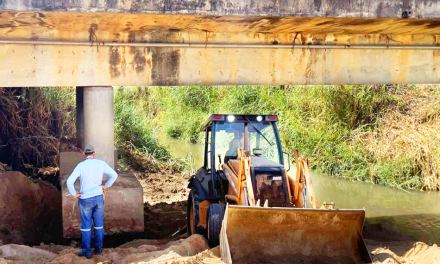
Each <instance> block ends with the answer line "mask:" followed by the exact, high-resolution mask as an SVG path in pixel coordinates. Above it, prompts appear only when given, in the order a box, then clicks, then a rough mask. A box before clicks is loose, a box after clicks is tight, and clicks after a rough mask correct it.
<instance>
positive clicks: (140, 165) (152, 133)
mask: <svg viewBox="0 0 440 264" xmlns="http://www.w3.org/2000/svg"><path fill="white" fill-rule="evenodd" d="M114 102H115V105H114V109H115V143H116V146H117V147H118V149H119V151H120V152H122V160H120V162H121V163H122V164H126V165H129V166H130V167H131V168H132V169H135V170H138V171H145V172H159V171H162V170H164V169H169V170H170V171H171V172H182V171H184V169H186V168H187V167H188V166H187V165H188V164H187V161H185V160H176V159H173V158H172V157H171V155H170V153H169V152H168V150H167V149H166V148H165V147H163V146H162V145H161V144H160V143H159V141H158V139H157V134H158V128H157V127H155V126H154V125H153V124H152V123H151V122H150V118H149V115H150V112H149V111H148V110H150V109H152V107H151V105H149V103H150V93H149V90H148V89H146V88H123V89H121V88H120V89H118V88H117V89H115V95H114Z"/></svg>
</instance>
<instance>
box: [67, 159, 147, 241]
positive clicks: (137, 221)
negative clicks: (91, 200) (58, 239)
mask: <svg viewBox="0 0 440 264" xmlns="http://www.w3.org/2000/svg"><path fill="white" fill-rule="evenodd" d="M83 160H84V156H83V155H82V154H81V153H79V152H62V153H61V158H60V164H61V166H60V180H61V188H62V190H61V191H62V193H63V205H62V206H63V234H64V237H66V238H67V237H70V238H78V237H80V236H81V233H80V230H79V229H80V226H81V219H80V216H79V210H78V201H77V200H76V199H75V198H74V197H72V196H70V194H69V191H68V190H67V186H66V181H67V178H68V177H69V175H70V173H72V171H73V169H74V168H75V166H76V165H77V164H78V163H79V162H81V161H83ZM106 180H107V179H106V177H105V178H104V182H105V181H106ZM79 183H80V181H79V180H77V181H76V184H75V188H76V190H77V191H78V192H79ZM104 214H105V215H104V228H105V233H106V235H113V234H123V233H138V232H143V231H144V206H143V192H142V186H141V185H140V183H139V182H138V180H137V179H136V177H135V176H134V175H133V173H130V172H122V173H119V177H118V180H117V181H116V183H115V184H114V185H113V186H112V187H111V188H110V189H108V190H107V191H106V195H105V213H104Z"/></svg>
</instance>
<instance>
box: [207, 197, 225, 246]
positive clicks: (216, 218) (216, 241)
mask: <svg viewBox="0 0 440 264" xmlns="http://www.w3.org/2000/svg"><path fill="white" fill-rule="evenodd" d="M224 215H225V208H224V207H223V206H222V205H221V204H218V203H215V204H211V205H210V206H209V209H208V226H207V229H208V230H207V233H208V244H209V246H210V247H211V248H213V247H216V246H218V245H220V230H221V228H222V222H223V217H224Z"/></svg>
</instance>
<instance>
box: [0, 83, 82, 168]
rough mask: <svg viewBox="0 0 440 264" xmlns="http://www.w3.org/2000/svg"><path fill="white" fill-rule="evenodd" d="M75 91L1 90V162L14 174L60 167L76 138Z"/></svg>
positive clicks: (69, 89)
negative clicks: (61, 157) (60, 156)
mask: <svg viewBox="0 0 440 264" xmlns="http://www.w3.org/2000/svg"><path fill="white" fill-rule="evenodd" d="M74 109H75V89H72V88H60V87H54V88H39V89H35V88H0V162H3V163H6V164H8V165H10V166H11V167H12V169H13V170H23V169H24V168H25V167H27V168H31V167H32V166H34V167H46V166H58V154H59V150H60V148H63V147H64V146H65V145H68V144H70V142H69V138H74V137H75V121H74V118H75V116H74V113H75V112H74Z"/></svg>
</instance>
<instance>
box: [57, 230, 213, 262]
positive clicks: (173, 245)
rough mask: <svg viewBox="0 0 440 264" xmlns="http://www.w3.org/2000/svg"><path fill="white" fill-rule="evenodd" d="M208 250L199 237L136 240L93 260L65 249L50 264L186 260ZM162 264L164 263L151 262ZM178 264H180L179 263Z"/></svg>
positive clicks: (107, 250)
mask: <svg viewBox="0 0 440 264" xmlns="http://www.w3.org/2000/svg"><path fill="white" fill-rule="evenodd" d="M206 250H208V244H207V242H206V240H205V239H204V238H203V237H202V236H200V235H193V236H191V237H189V238H187V239H182V240H179V241H170V242H167V243H165V244H164V241H158V240H136V241H133V242H129V243H127V244H124V245H122V246H120V247H118V248H113V249H105V250H104V252H103V255H102V256H94V257H93V259H90V260H88V259H85V258H80V257H78V256H77V255H76V253H77V252H78V251H79V250H78V249H73V248H69V249H65V250H63V251H61V252H60V253H59V255H58V256H57V257H56V258H54V259H53V260H52V261H51V262H50V264H65V263H72V264H73V263H81V264H91V263H97V262H104V263H105V262H108V263H115V264H118V263H140V262H148V261H155V260H157V259H158V258H161V257H164V256H166V257H168V258H170V254H171V255H172V258H170V259H174V260H175V259H176V258H179V257H180V258H187V257H191V256H196V255H197V254H199V253H200V252H203V251H206ZM214 257H215V256H214V255H213V253H205V254H202V255H201V256H199V257H198V258H199V259H200V258H214ZM153 263H164V262H161V261H159V262H153ZM179 263H180V262H179Z"/></svg>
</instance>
